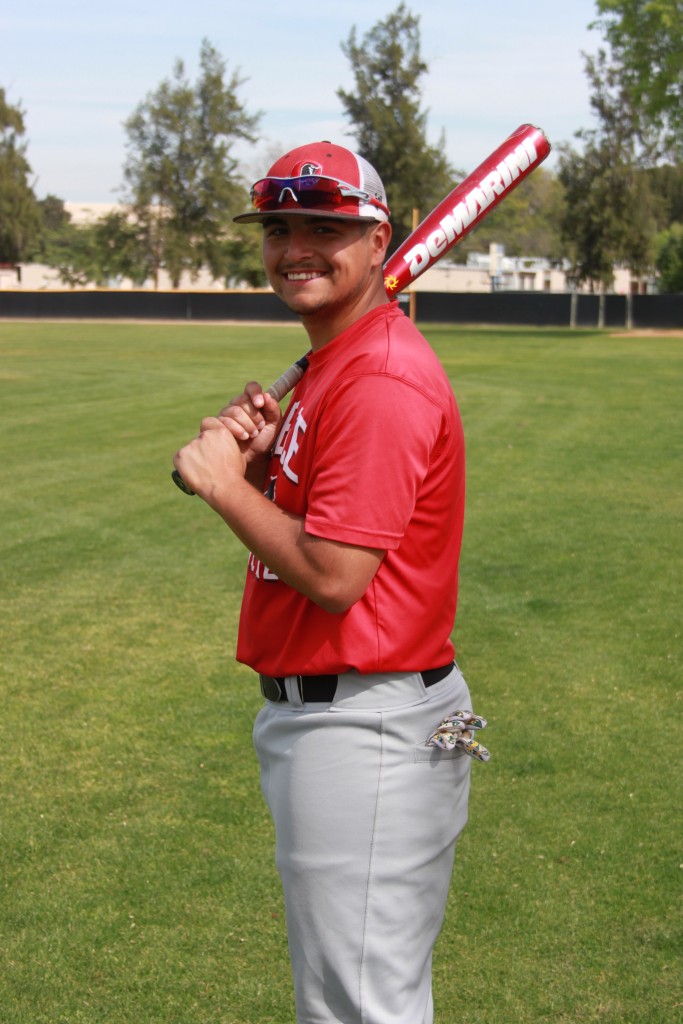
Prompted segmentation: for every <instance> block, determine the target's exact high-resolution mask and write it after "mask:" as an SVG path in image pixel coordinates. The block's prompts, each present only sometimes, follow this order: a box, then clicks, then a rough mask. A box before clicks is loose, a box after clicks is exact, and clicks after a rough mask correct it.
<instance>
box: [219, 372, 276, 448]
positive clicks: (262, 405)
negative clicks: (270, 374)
mask: <svg viewBox="0 0 683 1024" xmlns="http://www.w3.org/2000/svg"><path fill="white" fill-rule="evenodd" d="M218 419H219V420H220V422H221V423H222V424H223V425H224V426H225V427H227V429H228V430H229V431H230V433H231V434H232V436H233V437H234V438H235V440H236V441H237V442H238V445H239V448H240V451H241V452H242V454H243V455H244V458H245V461H246V463H247V465H248V464H249V463H251V462H258V461H262V460H263V459H264V458H265V456H267V454H268V452H269V451H270V449H271V448H272V447H273V444H274V442H275V438H276V437H277V434H278V430H279V429H280V421H281V419H282V413H281V412H280V406H279V405H278V404H277V402H276V401H275V399H274V398H273V397H272V395H269V394H268V392H267V391H264V390H263V388H262V387H261V385H260V384H258V383H257V382H256V381H250V382H249V383H248V384H247V385H245V388H244V391H243V392H242V394H241V395H238V396H237V397H236V398H232V399H231V400H230V401H229V402H228V404H227V405H226V406H225V408H224V409H221V411H220V412H219V413H218Z"/></svg>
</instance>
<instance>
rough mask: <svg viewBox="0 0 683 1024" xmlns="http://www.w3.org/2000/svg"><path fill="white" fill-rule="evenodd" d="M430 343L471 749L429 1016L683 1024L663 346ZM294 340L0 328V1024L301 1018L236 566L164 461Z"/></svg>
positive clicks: (674, 366) (677, 618) (576, 340)
mask: <svg viewBox="0 0 683 1024" xmlns="http://www.w3.org/2000/svg"><path fill="white" fill-rule="evenodd" d="M425 333H427V335H428V337H429V338H430V340H431V342H432V344H433V345H434V347H435V348H436V350H437V352H438V353H439V355H440V357H441V358H442V360H443V362H444V365H445V366H446V368H447V370H448V372H449V374H450V376H451V378H452V380H453V383H454V387H455V390H456V393H457V395H458V398H459V402H460V406H461V410H462V415H463V419H464V423H465V430H466V435H467V439H468V457H469V503H468V514H467V524H466V533H465V545H464V552H463V559H462V583H461V604H460V611H459V617H458V623H457V627H456V632H455V639H456V643H457V647H458V657H459V662H460V664H461V667H462V669H463V671H464V673H465V675H466V676H467V678H468V681H469V684H470V688H471V689H472V691H473V694H474V696H475V707H476V710H477V711H479V712H480V713H481V714H483V715H485V716H486V717H487V718H488V719H489V728H488V729H487V730H486V733H485V734H484V737H483V739H484V741H485V742H486V745H487V746H488V747H489V748H490V749H491V751H492V760H491V762H490V763H488V764H474V765H473V792H472V803H471V816H470V824H469V826H468V828H467V830H466V832H465V834H464V836H463V838H462V841H461V844H460V847H459V850H458V856H457V858H456V872H455V877H454V884H453V889H452V897H451V901H450V904H449V911H448V915H447V921H446V926H445V928H444V932H443V934H442V937H441V939H440V941H439V945H438V949H437V953H438V956H437V962H436V967H435V980H436V993H435V996H436V1005H437V1019H438V1020H439V1022H440V1024H458V1022H460V1021H463V1022H467V1024H472V1022H473V1021H477V1022H478V1024H541V1022H543V1024H546V1022H547V1024H550V1022H553V1024H588V1022H600V1024H625V1022H628V1024H641V1022H642V1024H645V1022H647V1024H659V1022H662V1024H668V1022H673V1021H677V1020H681V1019H682V1018H683V1013H682V1007H683V986H682V985H681V950H682V949H683V942H682V939H683V936H682V929H681V882H682V881H683V870H682V868H683V851H682V850H681V846H680V834H681V827H680V821H681V817H680V811H681V791H682V789H683V787H682V779H681V738H682V737H681V734H682V732H683V730H682V728H681V692H682V689H683V688H682V684H681V662H682V659H681V631H682V630H681V625H682V623H681V600H680V580H681V565H682V559H681V556H682V555H683V531H682V529H681V527H682V525H683V523H682V521H683V460H682V456H683V401H682V399H683V340H682V339H678V340H676V339H674V338H646V339H643V338H635V337H634V338H613V337H610V336H609V335H608V334H606V333H603V334H600V333H598V332H584V331H581V332H575V333H569V332H568V331H559V330H558V331H552V330H533V329H514V330H513V329H503V328H501V329H497V330H493V329H478V330H469V329H454V328H448V329H446V328H432V327H430V328H428V329H427V330H426V332H425ZM305 347H306V344H305V339H304V335H303V333H302V331H301V330H300V329H299V328H298V327H277V328H276V327H269V328H257V327H246V326H245V327H227V326H226V327H215V326H208V325H206V326H197V325H177V326H164V325H145V326H139V325H130V324H88V323H80V324H73V325H71V324H42V323H41V324H35V323H20V324H10V323H4V324H0V388H1V394H2V402H1V404H0V421H1V424H2V429H1V431H0V448H1V451H0V454H1V458H2V461H1V465H2V469H1V474H2V480H1V482H2V522H3V528H2V535H1V537H0V544H1V546H2V558H1V562H0V568H1V572H2V592H1V601H2V605H1V609H0V610H1V613H2V614H1V618H0V649H1V651H2V677H1V680H0V699H1V708H2V711H1V713H0V883H1V884H0V1024H294V1015H293V1011H292V1004H291V984H290V978H289V966H288V959H287V951H286V941H285V935H284V920H283V908H282V900H281V895H280V890H279V883H278V879H277V876H276V873H275V869H274V866H273V863H272V833H271V825H270V821H269V819H268V817H267V814H266V811H265V808H264V805H263V803H262V800H261V796H260V792H259V787H258V777H257V767H256V760H255V756H254V755H253V753H252V749H251V736H250V731H251V723H252V720H253V717H254V715H255V713H256V711H257V709H258V707H259V705H260V696H259V694H258V692H257V686H256V684H255V681H254V677H253V674H252V673H251V672H250V671H249V670H247V669H246V668H244V667H243V666H239V665H237V664H236V663H235V661H234V645H235V632H236V622H237V615H238V610H239V600H240V594H241V586H242V580H243V575H244V567H245V556H244V553H243V552H242V551H241V549H240V547H239V545H238V544H237V542H236V541H235V540H234V539H233V538H232V536H231V535H230V534H229V532H228V531H227V529H226V528H225V527H224V526H223V525H222V524H221V522H220V520H219V519H218V518H217V517H216V516H215V515H214V513H212V512H211V511H210V510H209V509H208V508H207V507H206V506H204V505H203V504H201V503H200V501H199V499H196V498H188V497H186V496H184V495H182V494H181V493H180V491H178V490H177V489H176V488H175V487H174V486H173V484H172V482H171V479H170V470H171V456H172V453H173V451H174V450H175V449H176V448H177V447H179V446H180V445H181V444H183V443H184V442H185V441H186V440H187V439H188V438H189V437H190V436H191V435H192V434H194V433H195V432H196V429H197V426H198V423H199V420H200V418H201V417H202V416H203V415H204V414H206V413H211V412H214V411H216V410H217V409H218V408H219V407H220V406H221V405H222V404H223V400H224V399H225V398H226V397H228V396H229V395H230V394H232V393H234V392H235V391H236V389H238V388H240V387H241V385H242V383H243V381H244V379H247V378H249V377H252V376H255V377H257V378H259V379H262V380H263V381H264V382H270V380H271V379H273V378H274V377H275V376H276V375H277V374H278V373H279V372H280V371H281V370H282V369H283V368H284V367H285V366H286V365H288V363H289V362H290V361H291V359H292V358H293V357H295V356H297V355H300V354H301V353H302V352H303V351H304V350H305ZM400 416H401V412H400V411H398V410H397V423H396V425H395V429H396V431H397V432H398V431H400Z"/></svg>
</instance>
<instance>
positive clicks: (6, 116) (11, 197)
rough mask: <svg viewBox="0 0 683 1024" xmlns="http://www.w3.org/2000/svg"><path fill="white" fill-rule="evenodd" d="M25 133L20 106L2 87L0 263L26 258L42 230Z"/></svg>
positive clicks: (0, 94)
mask: <svg viewBox="0 0 683 1024" xmlns="http://www.w3.org/2000/svg"><path fill="white" fill-rule="evenodd" d="M25 131H26V128H25V125H24V114H23V111H22V109H21V107H19V106H13V105H12V104H11V103H9V102H8V100H7V95H6V92H5V90H4V89H3V88H2V87H0V263H19V262H21V261H22V260H25V259H27V257H28V256H29V255H30V254H31V250H32V249H33V247H34V245H35V244H36V241H37V238H38V234H39V230H40V216H39V213H38V208H37V205H36V197H35V195H34V192H33V188H32V186H31V184H30V182H29V177H30V175H31V165H30V164H29V162H28V160H27V159H26V143H25V142H24V141H23V136H24V134H25Z"/></svg>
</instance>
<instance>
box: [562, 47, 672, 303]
mask: <svg viewBox="0 0 683 1024" xmlns="http://www.w3.org/2000/svg"><path fill="white" fill-rule="evenodd" d="M586 70H587V73H588V76H589V78H590V80H591V85H592V89H593V91H592V94H591V106H592V107H593V110H594V111H595V113H596V115H597V121H598V124H597V127H596V128H595V129H592V130H582V131H579V132H577V137H578V138H580V139H582V140H583V141H584V143H585V145H584V150H583V153H579V152H577V151H576V150H575V149H573V148H572V147H570V146H564V147H560V154H561V155H560V164H559V172H558V173H559V178H560V181H561V182H562V184H563V186H564V189H565V213H564V216H563V220H562V237H563V240H564V243H565V244H566V246H567V249H568V252H569V256H570V259H571V260H572V263H573V268H574V276H575V278H576V280H577V282H581V281H590V282H592V283H595V284H599V285H600V287H601V289H605V288H608V287H609V286H610V285H611V284H612V281H613V278H614V267H615V265H617V264H623V265H625V266H628V267H630V268H631V270H632V271H634V273H636V274H645V273H646V272H647V270H648V269H649V267H650V265H651V240H652V232H653V219H652V215H651V208H652V200H651V195H650V191H649V188H648V179H647V176H646V175H645V174H644V173H643V155H642V152H641V151H639V150H638V146H637V136H636V133H635V132H634V125H635V123H636V117H637V115H636V112H635V111H634V108H633V106H632V103H631V102H630V97H629V95H628V94H627V93H625V92H624V88H623V83H622V81H621V76H620V71H619V69H618V68H615V67H614V66H613V65H611V64H610V63H609V62H608V58H607V54H606V53H605V52H604V51H600V52H599V53H598V55H597V57H587V58H586Z"/></svg>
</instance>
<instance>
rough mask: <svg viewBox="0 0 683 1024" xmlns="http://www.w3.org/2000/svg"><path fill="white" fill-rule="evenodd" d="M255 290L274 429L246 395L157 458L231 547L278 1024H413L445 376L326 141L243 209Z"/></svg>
mask: <svg viewBox="0 0 683 1024" xmlns="http://www.w3.org/2000/svg"><path fill="white" fill-rule="evenodd" d="M252 199H253V205H254V209H253V210H252V211H251V212H249V213H247V214H243V215H241V216H240V217H237V218H235V219H236V220H238V221H247V222H256V223H260V224H261V226H262V231H263V260H264V265H265V269H266V272H267V275H268V279H269V281H270V283H271V285H272V287H273V289H274V290H275V292H276V293H277V294H278V295H279V296H280V298H281V299H282V301H283V302H285V303H286V305H287V306H288V307H289V308H290V309H291V310H293V311H294V312H295V313H297V314H298V315H299V316H300V318H301V321H302V323H303V325H304V327H305V329H306V331H307V333H308V336H309V339H310V346H311V351H310V353H309V357H308V363H309V365H308V368H307V370H306V372H305V374H304V376H303V379H302V380H301V382H300V383H299V384H298V385H297V387H296V388H295V390H294V392H293V395H292V397H291V401H290V403H289V406H288V408H287V409H286V411H285V413H284V415H283V414H282V413H281V411H280V407H279V406H278V404H277V403H276V402H275V400H274V399H273V398H272V397H271V396H270V395H269V394H267V393H266V392H265V391H264V389H263V388H262V387H261V385H260V384H259V383H256V382H253V381H252V382H250V383H248V384H247V385H246V386H245V389H244V392H243V393H242V394H241V395H239V396H238V397H236V398H234V399H233V400H232V401H231V402H230V403H229V404H228V405H227V406H226V408H224V409H223V410H222V411H221V412H220V413H219V415H218V416H216V417H208V418H207V419H205V420H204V421H203V422H202V424H201V432H200V434H199V436H198V437H197V438H195V439H194V440H193V441H191V442H190V443H189V444H188V445H187V446H186V447H185V448H183V449H182V450H181V451H180V452H178V453H177V454H176V457H175V460H174V461H175V465H176V468H177V469H178V470H179V471H180V472H181V473H182V476H183V478H184V480H185V481H186V482H187V484H188V485H189V486H190V487H191V488H192V489H193V490H194V491H195V492H196V493H197V494H198V495H200V496H201V497H202V498H203V499H204V501H206V502H207V503H208V504H209V505H210V506H211V507H212V508H213V509H214V510H215V511H216V512H217V513H218V514H219V515H220V516H221V517H222V518H223V519H224V521H225V522H226V523H227V525H228V526H229V527H230V529H231V530H232V531H233V532H234V533H235V534H236V535H237V537H238V538H239V539H240V540H241V541H242V542H243V543H244V545H245V547H246V548H247V550H248V552H249V557H248V570H247V578H246V585H245V591H244V598H243V604H242V612H241V618H240V626H239V637H238V646H237V658H238V660H239V661H241V662H244V663H246V664H247V665H250V666H251V667H252V668H253V669H254V671H255V672H256V673H258V678H259V681H260V688H261V691H262V693H263V697H264V704H263V707H262V709H261V710H260V712H259V714H258V716H257V719H256V722H255V726H254V743H255V747H256V751H257V754H258V758H259V762H260V767H261V783H262V789H263V793H264V796H265V799H266V801H267V804H268V807H269V808H270V812H271V814H272V816H273V820H274V823H275V832H276V854H275V856H276V864H277V868H278V871H279V873H280V876H281V879H282V883H283V887H284V894H285V902H286V916H287V930H288V938H289V948H290V955H291V962H292V970H293V978H294V992H295V1002H296V1014H297V1021H298V1022H299V1024H332V1022H335V1024H341V1022H343V1024H431V1022H432V1021H433V1005H432V987H431V959H432V949H433V946H434V943H435V941H436V938H437V936H438V934H439V931H440V928H441V925H442V921H443V915H444V910H445V905H446V899H447V894H448V889H449V884H450V878H451V872H452V866H453V856H454V850H455V844H456V840H457V838H458V835H459V833H460V832H461V830H462V828H463V827H464V825H465V822H466V819H467V800H468V788H469V772H470V764H471V762H470V759H469V758H468V757H467V756H466V755H465V753H464V751H463V749H462V747H460V746H457V745H456V746H455V747H451V748H446V749H442V748H440V747H434V746H427V745H426V741H427V738H428V737H429V736H430V734H431V733H432V732H433V730H434V729H435V728H436V727H437V726H438V724H439V722H440V721H441V720H443V719H444V718H445V717H446V716H447V715H449V713H451V712H453V709H454V708H457V709H471V703H470V697H469V693H468V690H467V686H466V683H465V681H464V679H463V677H462V675H461V673H460V671H459V670H458V667H457V665H456V663H455V661H454V653H455V652H454V647H453V644H452V642H451V632H452V629H453V624H454V619H455V611H456V600H457V591H458V558H459V553H460V545H461V536H462V527H463V511H464V498H465V450H464V443H463V431H462V426H461V421H460V417H459V414H458V409H457V406H456V402H455V398H454V396H453V392H452V390H451V387H450V385H449V382H448V380H447V377H446V374H445V372H444V370H443V368H442V367H441V365H440V363H439V361H438V360H437V358H436V356H435V354H434V352H433V351H432V350H431V348H430V347H429V345H428V343H427V342H426V340H425V339H424V338H423V337H422V335H421V334H420V333H419V332H418V330H417V329H416V328H415V326H414V325H413V324H412V323H411V321H410V320H409V319H408V318H407V317H406V316H404V314H403V313H402V311H401V309H400V308H399V306H398V303H397V302H395V301H389V300H388V298H387V295H386V292H385V288H384V284H383V276H382V266H383V263H384V259H385V254H386V250H387V246H388V244H389V241H390V238H391V227H390V223H389V209H388V207H387V199H386V196H385V192H384V187H383V185H382V182H381V180H380V178H379V176H378V174H377V172H376V171H375V170H374V168H373V167H372V166H370V164H368V163H367V161H365V160H364V159H363V158H362V157H360V156H358V155H356V154H354V153H352V152H350V151H349V150H347V149H345V148H343V147H340V146H337V145H333V144H331V143H329V142H319V143H313V144H311V145H307V146H301V147H300V148H298V149H294V150H292V151H291V152H289V153H287V154H286V155H285V156H283V157H281V158H280V159H279V160H278V161H277V162H276V163H275V164H274V165H273V166H272V167H271V169H270V170H269V172H268V174H267V175H266V177H265V178H262V179H261V180H260V181H257V182H256V184H255V185H254V186H253V189H252Z"/></svg>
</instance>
